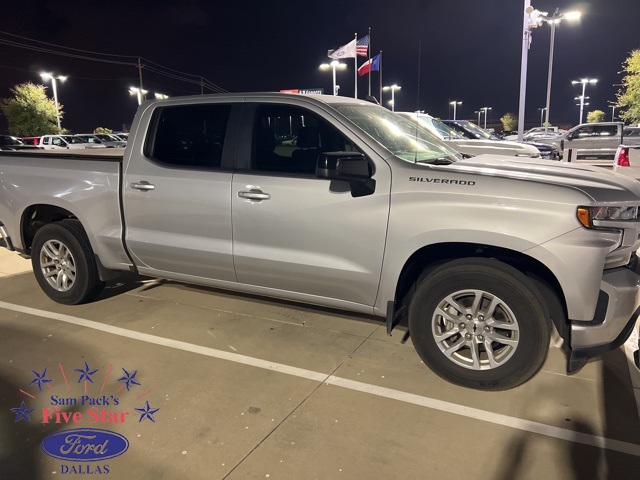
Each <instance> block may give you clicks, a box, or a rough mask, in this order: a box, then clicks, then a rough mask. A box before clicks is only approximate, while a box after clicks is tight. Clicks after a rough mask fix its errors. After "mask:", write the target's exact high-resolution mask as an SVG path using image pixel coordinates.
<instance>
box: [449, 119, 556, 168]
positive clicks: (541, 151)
mask: <svg viewBox="0 0 640 480" xmlns="http://www.w3.org/2000/svg"><path fill="white" fill-rule="evenodd" d="M442 122H443V123H445V124H446V125H449V126H450V127H452V128H453V129H455V130H456V132H458V133H460V134H461V135H464V136H465V137H466V138H468V139H472V140H473V139H475V140H485V141H490V142H508V144H510V145H511V147H512V148H517V147H516V146H519V148H521V149H522V150H524V152H523V153H526V152H532V151H533V150H535V151H536V152H537V155H535V154H531V155H527V156H532V157H534V158H535V157H536V156H537V157H540V158H546V159H548V160H558V159H559V158H560V154H559V152H558V149H557V148H554V147H552V146H548V145H543V144H539V143H532V142H509V141H508V140H500V138H499V137H497V136H496V135H495V134H493V133H491V132H488V131H486V130H485V129H483V128H480V127H479V126H478V125H476V124H475V123H473V122H469V121H468V120H442ZM517 156H525V155H523V154H518V155H517Z"/></svg>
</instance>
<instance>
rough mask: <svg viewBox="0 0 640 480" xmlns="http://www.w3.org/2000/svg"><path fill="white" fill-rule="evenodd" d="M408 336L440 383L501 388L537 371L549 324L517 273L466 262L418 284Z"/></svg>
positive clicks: (536, 295)
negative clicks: (441, 379) (442, 380)
mask: <svg viewBox="0 0 640 480" xmlns="http://www.w3.org/2000/svg"><path fill="white" fill-rule="evenodd" d="M409 332H410V334H411V339H412V341H413V344H414V346H415V348H416V350H417V352H418V354H419V355H420V357H421V358H422V360H423V361H424V362H425V364H426V365H427V366H428V367H430V368H431V369H432V370H433V371H434V372H435V373H436V374H438V375H439V376H440V377H442V378H444V379H446V380H448V381H450V382H453V383H455V384H458V385H462V386H465V387H470V388H477V389H481V390H506V389H509V388H513V387H516V386H518V385H520V384H522V383H524V382H526V381H527V380H528V379H529V378H531V377H532V376H533V375H534V374H535V373H536V372H537V371H538V370H539V369H540V367H541V366H542V364H543V362H544V360H545V358H546V356H547V353H548V350H549V339H550V335H551V322H550V318H549V314H548V311H547V307H546V304H545V302H544V300H543V298H542V296H541V295H540V293H539V292H538V290H537V289H536V287H535V286H534V284H533V283H532V282H531V281H530V280H529V279H528V278H527V277H526V276H525V275H524V274H523V273H521V272H520V271H518V270H516V269H515V268H513V267H511V266H509V265H506V264H504V263H502V262H499V261H497V260H493V259H484V258H467V259H460V260H454V261H451V262H448V263H446V264H444V265H441V266H440V267H438V268H436V269H435V270H434V271H433V272H431V273H430V274H429V275H428V276H427V277H425V278H424V279H423V280H422V281H421V282H420V283H419V285H418V286H417V288H416V291H415V293H414V295H413V297H412V299H411V303H410V305H409Z"/></svg>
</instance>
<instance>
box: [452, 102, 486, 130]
mask: <svg viewBox="0 0 640 480" xmlns="http://www.w3.org/2000/svg"><path fill="white" fill-rule="evenodd" d="M449 105H453V119H454V120H455V119H456V108H457V106H458V105H462V102H459V101H457V100H453V101H451V102H449ZM479 118H480V117H478V119H479ZM478 122H480V120H478ZM478 126H480V125H478Z"/></svg>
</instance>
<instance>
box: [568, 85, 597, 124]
mask: <svg viewBox="0 0 640 480" xmlns="http://www.w3.org/2000/svg"><path fill="white" fill-rule="evenodd" d="M578 83H581V84H582V95H580V97H576V100H577V99H578V98H580V122H579V123H582V113H583V112H584V105H585V103H584V99H585V96H584V91H585V89H586V88H587V83H593V84H595V83H598V79H596V78H582V79H580V80H572V81H571V84H572V85H576V84H578ZM586 98H589V97H586ZM587 105H589V104H588V103H587Z"/></svg>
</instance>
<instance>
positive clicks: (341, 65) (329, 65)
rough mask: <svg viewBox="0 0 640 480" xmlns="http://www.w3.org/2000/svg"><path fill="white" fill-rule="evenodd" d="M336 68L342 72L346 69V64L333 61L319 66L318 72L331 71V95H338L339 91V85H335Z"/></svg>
mask: <svg viewBox="0 0 640 480" xmlns="http://www.w3.org/2000/svg"><path fill="white" fill-rule="evenodd" d="M337 68H339V69H340V70H344V69H345V68H347V64H346V63H342V62H339V61H338V60H334V61H333V62H331V63H323V64H322V65H320V70H328V69H332V70H333V94H334V95H338V90H340V85H338V84H337V83H336V69H337Z"/></svg>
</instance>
